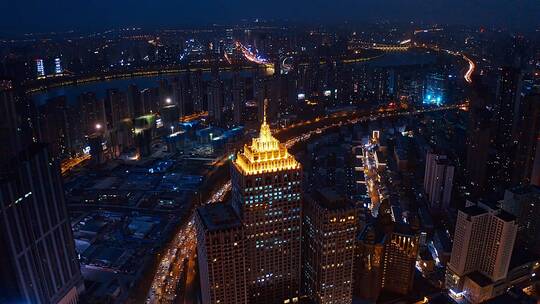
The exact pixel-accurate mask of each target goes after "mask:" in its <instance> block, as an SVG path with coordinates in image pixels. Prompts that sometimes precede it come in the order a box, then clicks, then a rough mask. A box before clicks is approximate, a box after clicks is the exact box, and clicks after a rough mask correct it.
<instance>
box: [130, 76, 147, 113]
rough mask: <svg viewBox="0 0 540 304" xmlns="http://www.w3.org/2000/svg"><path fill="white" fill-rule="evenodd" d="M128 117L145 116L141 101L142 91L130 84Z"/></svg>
mask: <svg viewBox="0 0 540 304" xmlns="http://www.w3.org/2000/svg"><path fill="white" fill-rule="evenodd" d="M127 105H128V112H129V115H128V117H131V118H135V117H139V116H142V115H144V114H145V111H144V106H143V104H142V99H141V91H139V88H138V87H137V85H135V84H130V85H129V86H128V88H127Z"/></svg>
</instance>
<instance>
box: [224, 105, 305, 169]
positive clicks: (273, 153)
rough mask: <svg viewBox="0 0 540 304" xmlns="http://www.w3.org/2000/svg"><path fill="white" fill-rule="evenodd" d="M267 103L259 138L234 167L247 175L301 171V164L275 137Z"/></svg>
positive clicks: (247, 146)
mask: <svg viewBox="0 0 540 304" xmlns="http://www.w3.org/2000/svg"><path fill="white" fill-rule="evenodd" d="M266 106H267V104H266V101H265V103H264V115H263V123H262V125H261V131H260V133H259V137H257V138H253V140H252V142H251V145H244V151H243V152H240V153H238V155H237V157H236V160H234V162H233V163H234V165H235V166H236V167H237V168H238V169H239V170H240V171H241V172H242V173H243V174H245V175H253V174H261V173H268V172H277V171H283V170H292V169H299V168H300V163H299V162H298V161H296V159H294V157H293V156H292V155H291V154H289V152H288V151H287V148H286V147H285V145H284V144H282V143H280V142H279V140H277V139H276V138H275V137H274V136H272V131H271V130H270V126H269V125H268V124H267V123H266Z"/></svg>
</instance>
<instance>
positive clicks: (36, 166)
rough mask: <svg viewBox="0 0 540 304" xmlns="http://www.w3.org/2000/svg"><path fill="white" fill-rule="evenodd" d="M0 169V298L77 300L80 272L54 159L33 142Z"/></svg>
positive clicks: (38, 300) (80, 281) (58, 172)
mask: <svg viewBox="0 0 540 304" xmlns="http://www.w3.org/2000/svg"><path fill="white" fill-rule="evenodd" d="M4 161H5V160H4ZM1 172H2V176H1V178H0V256H1V257H2V259H0V263H1V265H0V282H1V283H0V302H1V303H38V304H39V303H76V302H77V298H78V294H79V292H80V291H82V289H83V287H82V286H83V285H82V276H81V272H80V269H79V264H78V260H77V255H76V253H75V248H74V243H73V236H72V232H71V227H70V221H69V217H68V214H67V210H66V205H65V201H64V192H63V187H62V180H61V178H60V169H59V168H58V164H57V162H56V161H54V160H53V159H51V157H50V155H49V153H48V149H47V148H46V146H45V145H43V144H32V145H30V146H29V147H27V148H25V149H24V150H22V151H18V155H17V157H15V158H13V159H11V160H8V163H7V164H6V165H5V167H3V169H2V170H1Z"/></svg>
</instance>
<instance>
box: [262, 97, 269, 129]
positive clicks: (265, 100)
mask: <svg viewBox="0 0 540 304" xmlns="http://www.w3.org/2000/svg"><path fill="white" fill-rule="evenodd" d="M267 108H268V99H266V98H265V99H264V105H263V125H265V124H266V109H267Z"/></svg>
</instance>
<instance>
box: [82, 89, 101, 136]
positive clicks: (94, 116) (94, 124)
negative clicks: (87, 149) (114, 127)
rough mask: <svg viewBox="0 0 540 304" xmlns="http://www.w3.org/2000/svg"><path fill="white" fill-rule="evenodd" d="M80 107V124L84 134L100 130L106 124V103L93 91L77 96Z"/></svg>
mask: <svg viewBox="0 0 540 304" xmlns="http://www.w3.org/2000/svg"><path fill="white" fill-rule="evenodd" d="M77 100H78V104H79V108H80V118H81V120H80V124H81V126H80V127H81V130H82V133H83V134H84V135H90V134H92V133H94V132H96V131H100V130H98V129H101V128H102V127H104V126H105V121H106V119H105V103H104V101H103V99H97V98H96V94H95V93H93V92H86V93H83V94H81V95H79V97H78V98H77Z"/></svg>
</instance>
